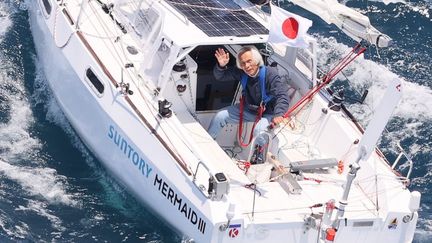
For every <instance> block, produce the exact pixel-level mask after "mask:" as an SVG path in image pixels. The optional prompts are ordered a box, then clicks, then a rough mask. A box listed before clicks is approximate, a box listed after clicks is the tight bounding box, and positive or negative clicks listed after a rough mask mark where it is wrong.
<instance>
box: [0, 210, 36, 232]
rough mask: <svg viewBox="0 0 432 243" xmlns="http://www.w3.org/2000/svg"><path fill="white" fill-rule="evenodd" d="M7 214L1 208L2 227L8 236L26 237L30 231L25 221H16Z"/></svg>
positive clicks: (0, 221)
mask: <svg viewBox="0 0 432 243" xmlns="http://www.w3.org/2000/svg"><path fill="white" fill-rule="evenodd" d="M6 215H7V214H6V213H4V212H3V211H1V210H0V228H1V229H2V231H3V232H4V233H6V235H7V236H9V237H13V238H18V239H25V238H26V236H27V235H28V232H29V227H28V225H27V224H26V223H24V222H16V221H14V220H13V219H11V218H10V217H8V216H6Z"/></svg>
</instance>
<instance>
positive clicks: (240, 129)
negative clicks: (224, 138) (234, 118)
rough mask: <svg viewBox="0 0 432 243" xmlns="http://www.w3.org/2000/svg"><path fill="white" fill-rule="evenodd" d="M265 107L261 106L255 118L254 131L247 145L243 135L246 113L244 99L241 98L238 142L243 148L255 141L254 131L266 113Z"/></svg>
mask: <svg viewBox="0 0 432 243" xmlns="http://www.w3.org/2000/svg"><path fill="white" fill-rule="evenodd" d="M264 110H265V107H264V105H262V104H260V106H259V108H258V111H257V114H256V117H255V122H254V124H253V126H252V130H251V131H250V134H249V141H248V142H247V143H245V141H244V140H243V139H242V133H243V111H244V97H243V96H241V97H240V119H239V129H238V140H239V143H240V145H241V146H242V147H247V146H249V144H250V143H251V142H252V139H253V131H254V129H255V126H256V124H257V123H258V121H259V120H260V119H261V117H262V114H263V113H264Z"/></svg>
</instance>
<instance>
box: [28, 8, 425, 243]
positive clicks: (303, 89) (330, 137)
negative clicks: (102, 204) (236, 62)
mask: <svg viewBox="0 0 432 243" xmlns="http://www.w3.org/2000/svg"><path fill="white" fill-rule="evenodd" d="M292 2H293V3H294V4H297V5H299V6H300V7H303V8H305V9H307V10H309V11H311V12H312V13H316V14H317V15H319V16H320V17H322V18H323V20H324V21H325V22H327V23H328V24H335V25H336V26H338V27H339V28H340V29H341V30H342V31H343V32H344V33H346V34H347V35H348V36H350V37H352V38H353V39H354V40H356V41H359V42H360V41H361V42H367V43H371V44H372V45H376V46H378V47H385V46H387V45H388V44H390V43H391V39H390V38H389V37H388V36H386V35H384V34H382V33H381V32H379V31H378V30H376V29H375V28H374V27H373V26H372V25H371V24H370V22H369V19H368V18H367V17H366V16H364V15H361V14H359V13H358V12H356V11H354V10H351V9H349V8H347V7H345V6H344V5H342V4H339V3H338V2H337V1H335V0H322V1H318V0H314V1H299V0H295V1H294V0H293V1H292ZM267 3H268V1H246V0H234V1H231V0H34V1H29V22H30V24H31V30H32V34H33V38H34V42H35V46H36V50H37V55H38V58H39V60H40V61H41V63H42V64H43V69H44V72H45V75H46V79H47V82H48V84H49V86H50V88H51V90H52V92H53V95H54V96H55V98H56V100H57V102H58V104H59V106H60V107H61V108H62V111H63V113H64V114H65V116H66V117H67V118H68V120H69V122H70V124H71V125H72V127H73V128H74V130H75V131H76V133H77V134H78V135H79V137H80V138H81V139H82V141H83V142H84V143H85V144H86V146H87V147H88V149H89V150H91V151H92V153H93V154H94V155H95V156H96V157H97V158H98V159H99V161H100V163H101V164H103V166H104V167H105V168H106V170H107V171H108V172H109V173H110V175H112V176H113V177H114V178H115V179H116V181H117V182H118V183H119V184H120V185H122V186H124V187H125V188H127V189H128V191H129V192H130V193H131V194H132V195H134V196H135V197H136V199H137V200H138V201H140V202H141V203H142V204H143V205H145V207H147V208H149V209H150V210H151V211H152V212H154V214H155V215H157V216H159V217H160V218H162V219H163V220H164V222H166V223H167V224H168V225H170V226H171V227H172V228H173V229H175V230H177V231H178V232H179V233H180V234H183V235H185V236H187V237H188V238H190V239H192V240H193V241H195V242H383V241H387V242H410V241H412V239H413V235H414V231H415V228H416V223H417V219H418V209H419V205H420V198H421V196H420V193H419V192H416V191H412V192H411V191H410V190H409V189H408V185H409V178H410V173H411V168H412V164H413V162H412V160H411V159H410V158H409V156H408V155H407V154H406V153H405V152H403V151H402V152H401V153H400V154H399V156H397V158H396V160H395V161H391V162H390V161H388V160H387V159H386V158H385V156H384V155H383V153H382V152H381V151H380V150H379V148H377V147H376V144H377V141H378V139H379V137H380V135H381V133H382V131H383V130H384V129H385V125H386V124H387V121H388V120H389V119H390V118H391V114H392V112H393V110H394V108H395V107H396V105H397V104H398V101H399V99H400V97H401V94H402V92H403V86H402V83H401V81H400V80H398V79H395V80H393V81H392V82H390V83H389V84H388V88H387V91H386V92H385V94H384V96H383V101H382V102H381V103H380V105H378V107H376V111H375V114H376V115H375V116H374V117H373V118H372V120H371V121H370V122H369V124H368V126H367V127H366V128H365V129H364V128H363V127H362V126H361V125H360V124H359V123H358V122H357V121H356V120H355V119H354V118H353V116H352V115H351V113H349V111H348V110H347V109H346V107H345V106H344V104H343V96H342V94H341V93H340V92H331V90H329V89H326V87H327V85H328V84H329V83H330V81H331V80H332V78H333V77H334V76H335V75H336V73H337V72H338V71H340V69H342V68H343V67H344V66H346V65H348V64H349V62H347V60H350V61H351V60H352V59H354V58H355V57H357V56H359V55H361V53H362V52H363V51H364V48H363V46H362V45H360V44H359V45H358V46H356V47H355V48H354V49H353V51H352V52H351V53H349V54H348V57H347V59H344V60H342V62H341V63H340V64H338V65H336V66H335V67H334V68H333V69H332V70H333V71H331V72H329V73H327V74H326V75H324V76H323V77H318V71H317V61H316V60H317V49H318V48H319V47H318V46H317V42H316V41H315V40H314V39H313V38H308V39H307V42H308V46H309V47H308V48H306V49H303V48H297V47H293V46H288V45H283V44H276V43H271V42H268V35H269V31H268V30H269V28H270V19H271V15H270V14H269V13H268V11H263V9H265V6H263V5H265V4H267ZM245 45H253V46H256V47H257V48H258V49H259V50H260V53H261V54H262V55H263V57H264V59H265V61H266V63H267V64H268V65H271V66H273V67H276V68H277V70H278V73H279V75H280V77H281V79H282V80H284V82H289V85H290V87H291V89H290V90H291V92H290V97H291V102H290V108H289V110H288V111H287V113H286V114H285V115H284V118H285V120H284V122H282V123H281V124H279V125H278V126H276V127H274V128H272V129H269V131H268V132H267V133H266V137H265V141H264V144H265V149H259V150H256V148H257V147H256V146H255V145H257V138H256V137H254V138H253V140H252V144H251V145H250V146H245V147H243V146H241V145H239V137H240V139H241V137H244V136H246V135H247V134H250V132H251V129H252V127H253V124H252V123H246V124H243V125H244V126H239V124H228V125H226V126H225V127H224V128H223V131H222V132H221V133H220V134H219V136H218V137H217V138H216V139H213V138H212V137H211V136H210V135H209V133H208V127H209V124H210V122H211V120H212V118H213V117H214V115H215V114H216V112H217V111H218V110H219V109H221V108H223V107H226V106H229V105H231V104H234V103H236V102H238V100H239V98H240V96H241V91H240V90H241V85H240V84H239V80H232V82H217V81H216V80H215V77H214V76H213V68H214V66H215V65H216V59H215V58H214V53H215V50H216V49H217V48H223V49H224V50H226V51H227V52H228V53H229V54H230V55H231V57H236V55H237V53H238V51H239V50H240V49H241V48H242V47H243V46H245ZM231 59H235V58H231ZM53 64H54V65H53ZM241 127H243V131H244V133H241V134H240V136H238V134H239V133H238V131H239V129H240V128H241ZM404 157H405V158H404ZM402 161H406V163H407V167H408V172H407V173H405V174H401V173H399V172H398V171H396V168H398V165H399V163H402Z"/></svg>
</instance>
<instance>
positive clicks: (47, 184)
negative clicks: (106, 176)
mask: <svg viewBox="0 0 432 243" xmlns="http://www.w3.org/2000/svg"><path fill="white" fill-rule="evenodd" d="M0 172H1V173H2V174H4V175H5V176H7V177H8V178H9V179H11V180H14V181H16V182H18V183H19V185H20V186H21V187H22V188H23V189H24V190H25V191H26V192H27V193H29V194H30V195H34V196H40V197H42V198H44V199H45V200H46V201H48V202H49V203H53V204H57V203H61V204H65V205H69V206H76V205H78V201H77V200H75V199H74V196H73V195H70V194H68V193H67V192H66V189H65V187H66V185H67V183H66V177H64V176H61V175H58V174H57V172H56V171H55V170H54V169H51V168H47V167H43V168H31V167H21V166H15V165H11V164H9V163H7V162H5V161H2V160H0Z"/></svg>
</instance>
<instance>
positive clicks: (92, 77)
mask: <svg viewBox="0 0 432 243" xmlns="http://www.w3.org/2000/svg"><path fill="white" fill-rule="evenodd" d="M86 78H87V80H88V81H90V83H91V84H92V86H93V90H95V91H97V92H98V96H100V95H102V94H103V92H104V89H105V87H104V85H103V83H102V82H101V81H100V80H99V78H98V77H97V76H96V74H95V73H94V72H93V71H92V70H91V69H90V68H87V71H86Z"/></svg>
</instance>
